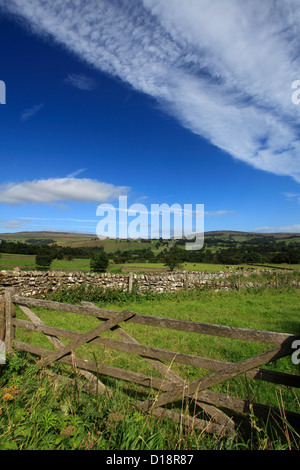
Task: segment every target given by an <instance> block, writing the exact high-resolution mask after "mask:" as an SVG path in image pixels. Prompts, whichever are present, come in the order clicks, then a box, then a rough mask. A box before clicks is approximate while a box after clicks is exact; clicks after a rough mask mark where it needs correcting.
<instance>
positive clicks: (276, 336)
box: [4, 289, 300, 436]
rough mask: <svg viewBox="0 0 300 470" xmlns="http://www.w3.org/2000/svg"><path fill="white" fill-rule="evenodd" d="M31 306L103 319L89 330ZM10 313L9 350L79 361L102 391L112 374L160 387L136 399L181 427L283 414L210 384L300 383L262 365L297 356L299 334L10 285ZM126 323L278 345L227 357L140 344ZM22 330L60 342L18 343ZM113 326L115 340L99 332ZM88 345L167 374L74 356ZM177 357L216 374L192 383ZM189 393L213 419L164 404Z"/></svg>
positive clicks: (297, 418)
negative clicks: (32, 292) (18, 290)
mask: <svg viewBox="0 0 300 470" xmlns="http://www.w3.org/2000/svg"><path fill="white" fill-rule="evenodd" d="M16 306H18V307H19V308H20V309H21V310H22V312H24V313H25V315H26V316H27V317H28V319H29V320H30V321H27V320H21V319H18V318H17V317H16ZM29 307H31V308H32V307H42V308H46V309H55V310H59V311H62V312H72V313H77V314H80V315H89V316H93V317H97V318H98V319H99V320H100V321H101V323H100V324H99V326H97V327H96V328H93V329H92V330H90V331H88V332H87V333H78V332H75V331H71V330H65V329H62V328H56V327H53V326H47V325H45V324H44V322H43V321H42V320H41V319H40V318H39V317H38V316H37V315H36V313H34V312H33V311H32V310H31V309H30V308H29ZM4 311H5V345H6V351H7V352H8V353H10V352H12V351H13V349H18V350H22V351H27V352H29V353H32V354H35V355H38V356H40V357H41V359H40V360H39V363H40V365H41V367H46V366H48V365H49V364H51V363H53V362H54V361H60V362H63V363H66V364H70V365H73V366H76V368H77V369H78V370H79V372H80V373H81V374H82V375H83V376H84V377H86V378H87V379H88V380H89V381H90V382H92V383H93V384H94V386H97V388H98V390H103V391H104V390H105V389H106V387H105V385H104V384H103V383H102V382H101V381H100V380H99V377H101V376H110V377H114V378H117V379H121V380H125V381H129V382H133V383H136V384H140V385H143V386H145V387H150V388H151V389H156V390H158V392H156V394H155V396H154V397H153V398H152V397H151V398H148V399H146V400H144V401H139V402H138V405H139V407H140V409H141V410H143V411H144V412H148V413H152V414H154V415H156V416H164V417H168V418H171V419H173V420H175V421H176V422H178V423H181V424H183V425H186V426H193V427H194V428H195V429H198V430H205V431H206V432H209V433H215V434H219V435H228V436H233V435H234V434H235V432H236V422H235V416H236V415H243V416H245V415H246V416H247V415H249V413H250V412H251V413H254V414H255V415H256V416H260V417H268V416H269V414H270V413H275V414H277V415H280V410H278V409H277V408H275V407H270V406H267V405H263V404H258V403H250V402H249V401H247V400H243V399H240V398H236V397H231V396H228V395H224V394H220V393H217V392H214V391H211V390H209V388H210V387H212V386H214V385H218V384H222V383H223V382H225V381H227V380H229V379H232V378H234V377H237V376H243V377H246V378H247V379H254V380H263V381H267V382H272V383H275V384H280V385H285V386H287V387H293V388H300V376H299V375H293V374H288V373H282V372H276V371H272V370H269V369H263V368H261V367H262V366H264V365H266V364H268V363H271V362H273V361H275V360H278V359H280V358H283V357H285V356H289V355H291V354H292V353H293V352H294V349H293V344H295V343H294V341H295V340H299V336H296V335H292V334H286V333H277V332H271V331H259V330H253V329H246V328H237V327H230V326H222V325H213V324H207V323H200V322H192V321H185V320H177V319H171V318H160V317H155V316H149V315H141V314H137V313H136V312H133V311H126V310H125V311H112V310H107V309H103V308H98V307H96V306H95V305H94V304H92V303H89V302H82V303H81V305H72V304H66V303H59V302H53V301H47V300H40V299H33V298H26V297H21V296H18V295H14V293H13V291H12V290H11V289H7V290H6V291H5V309H4ZM128 323H137V324H142V325H146V326H149V327H160V328H168V329H171V330H180V331H186V332H190V333H192V334H205V335H212V336H221V337H226V338H231V339H239V340H246V341H254V342H260V343H268V344H271V345H272V346H273V347H272V348H271V349H269V350H268V351H265V352H263V353H261V354H259V355H256V356H254V357H250V358H248V359H246V360H243V361H241V362H238V363H229V362H224V361H219V360H215V359H209V358H205V357H199V356H196V355H191V354H185V353H179V352H174V351H169V350H164V349H159V348H155V347H149V346H145V345H141V344H140V343H139V342H138V341H136V340H135V339H134V338H133V337H132V336H131V335H130V334H129V333H127V332H126V331H125V330H124V328H123V327H122V325H124V324H128ZM16 328H25V329H27V330H32V331H38V332H41V333H43V334H44V335H45V336H46V337H47V338H48V339H49V340H50V341H51V343H52V344H53V345H54V346H55V347H56V348H57V349H56V351H52V350H48V349H44V348H41V347H37V346H34V345H32V344H28V343H24V342H20V341H17V340H16V339H15V329H16ZM108 330H110V331H112V332H113V333H114V334H116V335H117V337H118V340H117V341H116V340H114V339H109V338H103V337H101V335H102V334H103V333H104V332H105V331H108ZM59 337H62V338H66V339H69V340H71V342H70V343H68V344H67V345H65V344H64V343H63V342H62V341H61V340H60V339H59ZM85 343H92V344H95V345H99V346H105V347H106V348H111V349H113V350H117V351H123V352H126V353H133V354H137V355H139V356H140V357H142V358H143V359H144V360H145V361H147V362H148V363H149V364H150V365H151V366H152V367H153V368H154V369H155V370H156V371H157V372H158V373H159V374H160V375H161V377H154V376H153V377H152V376H147V375H145V374H142V373H139V372H134V371H129V370H124V369H121V368H118V367H113V366H109V365H105V364H100V365H99V364H96V363H95V362H93V361H90V360H86V359H82V358H79V357H76V355H75V354H74V351H75V349H77V348H78V347H79V346H81V345H83V344H85ZM176 362H177V363H181V364H185V365H191V366H194V367H198V368H200V369H207V370H211V371H213V372H212V373H210V374H209V375H206V376H204V377H201V378H199V379H197V380H194V381H191V382H187V381H186V380H184V379H182V378H181V377H180V376H179V375H178V374H176V373H175V372H174V371H173V370H172V364H173V363H176ZM95 373H96V375H95ZM186 398H188V399H190V400H192V401H193V402H194V404H195V405H196V406H198V407H199V408H200V410H203V411H204V412H205V414H206V415H207V416H208V417H209V420H206V419H199V418H197V417H196V416H195V415H194V416H190V415H187V414H186V413H181V412H177V411H174V409H170V408H168V407H166V405H169V404H175V403H176V402H178V401H179V400H180V401H181V400H182V399H186ZM285 419H286V420H287V421H288V422H289V423H290V424H291V425H292V426H293V427H294V429H299V428H300V414H298V413H295V412H289V411H285Z"/></svg>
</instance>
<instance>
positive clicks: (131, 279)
mask: <svg viewBox="0 0 300 470" xmlns="http://www.w3.org/2000/svg"><path fill="white" fill-rule="evenodd" d="M132 285H133V274H132V273H129V276H128V291H129V292H132Z"/></svg>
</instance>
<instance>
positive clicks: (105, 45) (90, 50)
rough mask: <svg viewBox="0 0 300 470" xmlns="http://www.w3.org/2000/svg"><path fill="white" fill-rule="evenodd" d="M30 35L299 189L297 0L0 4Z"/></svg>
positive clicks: (17, 0)
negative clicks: (295, 98) (146, 98)
mask: <svg viewBox="0 0 300 470" xmlns="http://www.w3.org/2000/svg"><path fill="white" fill-rule="evenodd" d="M4 6H5V7H6V8H7V10H8V11H10V12H13V13H16V14H17V15H21V16H22V17H24V18H25V19H27V20H28V22H29V24H30V25H31V27H32V29H33V30H34V31H35V32H36V33H38V34H42V35H44V36H47V37H48V39H50V38H52V39H54V40H55V41H57V42H59V43H60V44H63V45H64V46H65V47H66V48H67V49H69V50H70V51H72V52H73V53H76V54H77V55H78V56H79V57H80V58H81V59H82V60H84V61H85V62H87V63H88V64H90V65H92V66H94V67H95V68H96V69H99V70H102V71H104V72H106V73H109V74H111V75H112V76H114V77H117V78H119V79H121V80H123V82H125V83H127V84H129V85H130V86H132V87H133V88H134V89H136V90H138V91H141V92H144V93H146V94H148V95H150V96H152V97H153V98H155V99H156V100H157V101H158V102H159V103H160V105H161V106H162V107H163V108H164V109H165V110H166V111H167V112H169V113H170V114H172V115H173V116H174V117H175V118H176V119H178V120H179V121H180V123H181V124H182V125H183V126H185V127H187V128H188V129H190V130H191V131H192V132H194V133H195V134H197V135H200V136H201V137H203V138H205V139H207V140H208V141H209V142H210V143H212V144H213V145H215V146H217V147H218V148H220V149H222V150H224V151H225V152H227V153H229V154H230V155H232V156H233V157H234V158H236V159H238V160H241V161H243V162H245V163H247V164H249V165H251V166H253V167H255V168H257V169H260V170H265V171H268V172H271V173H274V174H277V175H286V176H291V177H293V178H294V179H295V180H296V181H298V182H300V162H299V158H300V157H299V156H300V141H299V125H300V107H299V106H296V105H294V104H293V103H292V100H291V97H292V88H291V86H292V82H293V81H294V80H296V79H299V78H300V75H299V74H300V57H299V53H298V51H299V47H300V9H299V3H298V0H280V1H278V0H264V2H262V1H261V0H251V1H248V2H242V1H240V0H227V1H226V2H224V0H214V1H211V0H142V1H138V0H132V1H130V2H128V1H127V0H119V1H118V2H110V1H108V0H90V1H89V2H86V1H84V0H77V1H76V2H65V1H63V0H53V1H51V2H45V1H44V0H27V1H26V2H24V1H23V0H4Z"/></svg>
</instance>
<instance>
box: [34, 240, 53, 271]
mask: <svg viewBox="0 0 300 470" xmlns="http://www.w3.org/2000/svg"><path fill="white" fill-rule="evenodd" d="M52 261H53V253H52V251H51V249H50V248H49V247H48V246H41V247H40V248H39V249H38V252H37V254H36V257H35V264H36V265H37V266H38V267H40V268H42V269H49V268H50V266H51V263H52Z"/></svg>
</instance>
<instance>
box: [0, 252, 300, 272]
mask: <svg viewBox="0 0 300 470" xmlns="http://www.w3.org/2000/svg"><path fill="white" fill-rule="evenodd" d="M270 266H271V267H274V268H276V267H278V266H276V265H268V266H265V268H266V269H269V267H270ZM15 267H18V268H20V269H22V270H35V269H38V268H37V266H36V264H35V256H34V255H16V254H10V253H2V254H1V257H0V269H4V270H5V269H7V270H12V269H14V268H15ZM122 268H124V272H130V271H131V272H134V273H147V272H148V273H149V272H151V271H158V272H160V271H168V268H167V267H166V266H165V265H164V264H163V263H147V262H146V263H124V264H121V265H120V264H117V265H116V264H113V263H111V264H110V266H109V268H108V271H111V272H114V273H120V272H122ZM239 268H245V269H246V268H251V269H253V268H255V266H253V265H245V264H243V265H235V266H233V265H231V266H225V265H221V264H207V263H182V265H181V267H180V269H181V270H186V271H200V272H208V273H215V272H219V271H228V270H232V271H235V270H236V269H239ZM257 268H259V269H261V268H264V266H257ZM279 268H280V269H293V270H299V269H300V265H299V264H294V265H287V264H282V265H280V266H279ZM51 270H55V271H68V272H69V271H82V272H88V271H89V270H90V260H89V259H80V258H75V259H73V260H72V261H67V260H54V261H53V262H52V264H51Z"/></svg>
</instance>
